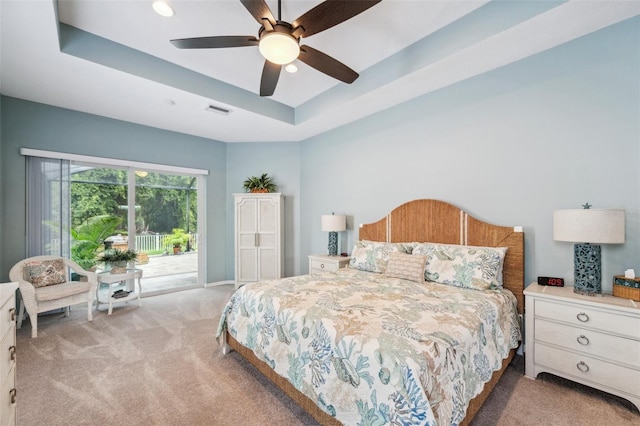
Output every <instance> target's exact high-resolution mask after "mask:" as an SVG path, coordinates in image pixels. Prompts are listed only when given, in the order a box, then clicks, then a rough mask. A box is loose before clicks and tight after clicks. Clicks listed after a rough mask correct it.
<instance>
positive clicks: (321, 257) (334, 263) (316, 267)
mask: <svg viewBox="0 0 640 426" xmlns="http://www.w3.org/2000/svg"><path fill="white" fill-rule="evenodd" d="M350 260H351V257H349V256H329V255H327V254H312V255H310V256H309V275H314V274H318V273H320V272H333V271H337V270H338V269H340V268H345V267H346V266H348V265H349V261H350Z"/></svg>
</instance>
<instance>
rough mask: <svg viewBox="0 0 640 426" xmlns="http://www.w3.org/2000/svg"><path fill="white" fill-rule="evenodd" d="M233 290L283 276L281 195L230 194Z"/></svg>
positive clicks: (282, 204) (282, 200)
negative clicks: (234, 286) (232, 212)
mask: <svg viewBox="0 0 640 426" xmlns="http://www.w3.org/2000/svg"><path fill="white" fill-rule="evenodd" d="M233 198H234V205H235V208H234V210H235V249H236V253H235V259H236V288H238V287H240V286H241V285H243V284H246V283H250V282H254V281H261V280H272V279H276V278H281V277H282V270H283V265H284V256H283V243H284V195H282V194H280V193H267V194H233Z"/></svg>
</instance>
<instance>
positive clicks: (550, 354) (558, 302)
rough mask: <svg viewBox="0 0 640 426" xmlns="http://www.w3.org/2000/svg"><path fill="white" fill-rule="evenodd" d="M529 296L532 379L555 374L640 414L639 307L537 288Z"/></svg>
mask: <svg viewBox="0 0 640 426" xmlns="http://www.w3.org/2000/svg"><path fill="white" fill-rule="evenodd" d="M524 294H525V300H526V306H525V312H526V319H525V343H526V346H525V375H526V376H527V377H529V378H532V379H535V377H536V376H537V375H538V374H539V373H542V372H547V373H551V374H555V375H557V376H561V377H564V378H566V379H569V380H573V381H575V382H579V383H582V384H584V385H587V386H591V387H594V388H597V389H600V390H603V391H605V392H609V393H611V394H614V395H618V396H620V397H622V398H625V399H627V400H629V401H631V402H632V403H633V404H635V406H636V407H638V409H640V304H638V303H636V302H634V301H632V300H629V299H622V298H619V297H614V296H610V295H603V296H595V297H594V296H583V295H579V294H576V293H574V292H573V287H551V286H540V285H538V284H535V283H534V284H531V285H529V286H528V287H527V288H526V289H525V291H524Z"/></svg>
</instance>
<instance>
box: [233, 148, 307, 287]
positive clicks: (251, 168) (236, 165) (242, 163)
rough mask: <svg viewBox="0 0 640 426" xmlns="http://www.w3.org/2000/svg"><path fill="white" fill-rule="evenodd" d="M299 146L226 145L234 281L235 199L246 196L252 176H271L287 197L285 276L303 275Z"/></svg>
mask: <svg viewBox="0 0 640 426" xmlns="http://www.w3.org/2000/svg"><path fill="white" fill-rule="evenodd" d="M299 164H300V144H299V143H292V142H281V143H231V144H228V145H227V194H228V196H227V203H228V208H227V220H226V226H227V240H226V241H227V247H228V252H229V253H230V255H229V256H228V257H227V275H228V277H229V279H233V277H234V268H235V265H234V261H235V259H234V256H233V250H234V240H233V229H234V223H233V220H234V214H233V210H234V207H233V195H232V194H234V193H238V192H244V191H243V189H242V183H243V182H244V180H245V179H246V178H247V177H249V176H260V175H262V173H268V174H269V176H271V177H273V179H274V182H275V183H276V185H278V192H281V193H283V194H284V195H285V202H284V215H285V229H284V258H285V259H284V261H285V265H284V271H283V272H284V274H285V276H292V275H299V274H301V271H300V259H301V257H300V256H301V254H300V235H301V234H304V231H300V229H301V228H300V168H299Z"/></svg>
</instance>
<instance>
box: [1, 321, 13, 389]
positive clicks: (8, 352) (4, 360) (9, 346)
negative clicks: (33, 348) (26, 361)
mask: <svg viewBox="0 0 640 426" xmlns="http://www.w3.org/2000/svg"><path fill="white" fill-rule="evenodd" d="M14 336H15V330H14V328H11V329H9V330H8V332H7V333H6V334H5V335H4V338H3V339H2V341H1V342H0V383H3V382H4V381H5V379H6V378H7V375H8V374H9V371H11V369H12V368H13V366H14V365H15V364H16V343H15V339H14Z"/></svg>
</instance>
